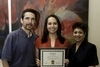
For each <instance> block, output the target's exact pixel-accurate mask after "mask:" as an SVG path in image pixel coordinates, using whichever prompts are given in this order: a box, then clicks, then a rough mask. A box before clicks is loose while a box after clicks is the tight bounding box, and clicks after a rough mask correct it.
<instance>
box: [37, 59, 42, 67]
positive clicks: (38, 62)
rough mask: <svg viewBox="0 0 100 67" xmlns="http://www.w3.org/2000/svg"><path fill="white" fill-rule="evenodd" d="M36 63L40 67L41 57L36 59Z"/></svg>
mask: <svg viewBox="0 0 100 67" xmlns="http://www.w3.org/2000/svg"><path fill="white" fill-rule="evenodd" d="M36 64H37V66H38V67H39V66H41V61H40V60H39V59H36Z"/></svg>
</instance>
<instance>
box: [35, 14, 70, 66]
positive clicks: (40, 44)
mask: <svg viewBox="0 0 100 67" xmlns="http://www.w3.org/2000/svg"><path fill="white" fill-rule="evenodd" d="M61 28H62V27H61V22H60V19H59V17H58V16H56V15H54V14H52V15H49V16H47V18H46V19H45V24H44V29H43V36H42V37H38V38H37V40H36V48H37V50H36V51H37V52H36V53H37V58H38V56H39V54H38V53H39V52H38V50H39V48H68V47H69V45H70V43H69V41H68V39H65V38H64V37H63V36H62V33H61ZM59 61H60V60H59ZM67 62H68V61H67V59H65V63H67ZM38 63H40V62H39V60H37V65H39V64H38Z"/></svg>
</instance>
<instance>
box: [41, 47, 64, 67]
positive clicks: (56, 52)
mask: <svg viewBox="0 0 100 67" xmlns="http://www.w3.org/2000/svg"><path fill="white" fill-rule="evenodd" d="M40 60H41V67H65V63H64V60H65V48H41V49H40Z"/></svg>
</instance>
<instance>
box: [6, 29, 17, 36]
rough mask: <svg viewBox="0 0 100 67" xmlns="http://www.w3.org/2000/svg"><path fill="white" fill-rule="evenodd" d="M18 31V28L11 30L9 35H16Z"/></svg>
mask: <svg viewBox="0 0 100 67" xmlns="http://www.w3.org/2000/svg"><path fill="white" fill-rule="evenodd" d="M17 32H18V30H14V31H12V32H10V33H9V34H8V36H14V35H16V34H17Z"/></svg>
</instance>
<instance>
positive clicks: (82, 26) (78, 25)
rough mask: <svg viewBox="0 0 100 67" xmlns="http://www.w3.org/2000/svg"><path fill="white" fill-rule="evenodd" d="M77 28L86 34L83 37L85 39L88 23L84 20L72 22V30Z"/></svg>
mask: <svg viewBox="0 0 100 67" xmlns="http://www.w3.org/2000/svg"><path fill="white" fill-rule="evenodd" d="M76 28H79V29H82V30H83V32H84V33H85V34H86V37H85V39H86V40H87V37H88V25H87V23H86V22H76V23H74V24H73V26H72V30H73V31H74V29H76Z"/></svg>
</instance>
